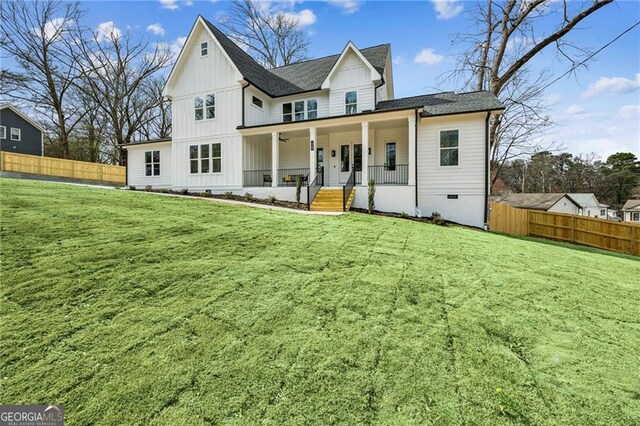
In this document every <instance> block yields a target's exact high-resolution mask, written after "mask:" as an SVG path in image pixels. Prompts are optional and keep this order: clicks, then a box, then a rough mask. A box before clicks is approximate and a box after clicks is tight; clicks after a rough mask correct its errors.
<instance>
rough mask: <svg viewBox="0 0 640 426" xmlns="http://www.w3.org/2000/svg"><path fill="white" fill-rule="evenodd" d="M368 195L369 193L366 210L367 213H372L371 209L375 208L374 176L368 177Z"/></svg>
mask: <svg viewBox="0 0 640 426" xmlns="http://www.w3.org/2000/svg"><path fill="white" fill-rule="evenodd" d="M368 195H369V204H368V208H367V210H368V211H369V214H372V213H373V211H374V210H375V209H376V200H375V198H376V180H375V178H371V179H369V190H368Z"/></svg>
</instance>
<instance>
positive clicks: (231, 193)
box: [223, 191, 233, 199]
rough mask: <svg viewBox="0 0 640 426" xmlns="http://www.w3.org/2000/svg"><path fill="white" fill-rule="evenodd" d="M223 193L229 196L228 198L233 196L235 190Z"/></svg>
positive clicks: (225, 196)
mask: <svg viewBox="0 0 640 426" xmlns="http://www.w3.org/2000/svg"><path fill="white" fill-rule="evenodd" d="M223 195H224V198H228V199H231V198H233V192H231V191H227V192H225V193H224V194H223Z"/></svg>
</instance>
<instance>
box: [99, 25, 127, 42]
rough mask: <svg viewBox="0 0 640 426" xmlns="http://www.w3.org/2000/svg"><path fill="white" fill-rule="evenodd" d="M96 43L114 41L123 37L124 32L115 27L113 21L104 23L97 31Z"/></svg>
mask: <svg viewBox="0 0 640 426" xmlns="http://www.w3.org/2000/svg"><path fill="white" fill-rule="evenodd" d="M95 34H96V41H97V42H98V43H100V42H102V41H104V40H107V39H108V40H113V39H118V38H120V37H122V31H120V29H119V28H118V27H116V26H115V24H114V23H113V21H107V22H103V23H101V24H98V26H97V27H96V29H95Z"/></svg>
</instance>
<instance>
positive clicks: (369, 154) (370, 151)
mask: <svg viewBox="0 0 640 426" xmlns="http://www.w3.org/2000/svg"><path fill="white" fill-rule="evenodd" d="M369 155H371V147H369Z"/></svg>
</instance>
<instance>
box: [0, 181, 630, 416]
mask: <svg viewBox="0 0 640 426" xmlns="http://www.w3.org/2000/svg"><path fill="white" fill-rule="evenodd" d="M0 192H1V202H2V209H1V213H2V228H1V236H2V297H1V298H0V357H1V368H2V371H1V372H0V379H1V381H0V383H1V387H0V398H1V401H0V402H2V403H4V404H35V403H37V404H48V403H63V404H64V405H65V412H66V413H65V414H66V420H67V424H68V425H81V424H82V425H84V424H165V425H182V424H237V425H254V424H259V423H260V424H266V425H284V424H287V425H288V424H307V425H321V424H350V425H360V424H384V425H405V424H415V425H424V424H439V425H456V424H486V425H501V424H532V425H533V424H535V425H538V424H540V425H556V424H560V425H591V424H602V425H612V424H624V425H631V424H640V373H639V371H640V319H639V317H640V262H639V261H638V260H637V258H633V257H631V256H623V255H616V254H613V253H608V252H604V251H598V250H592V249H583V248H579V247H575V246H568V245H561V244H554V243H548V242H541V241H534V240H527V239H516V238H509V237H506V236H500V235H493V234H489V233H484V232H481V231H475V230H469V229H464V228H459V227H448V228H442V227H438V226H434V225H428V224H423V223H417V222H412V221H408V220H402V219H391V218H383V217H371V216H367V215H364V214H357V213H351V214H347V215H344V216H340V217H320V216H305V215H298V214H291V213H282V212H273V211H267V210H262V209H256V208H247V207H236V206H230V205H224V204H219V203H213V202H208V201H203V200H188V199H177V198H168V197H161V196H155V195H150V194H143V193H136V192H130V191H115V190H101V189H88V188H82V187H75V186H70V185H63V184H49V183H42V182H35V181H18V180H10V179H0Z"/></svg>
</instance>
